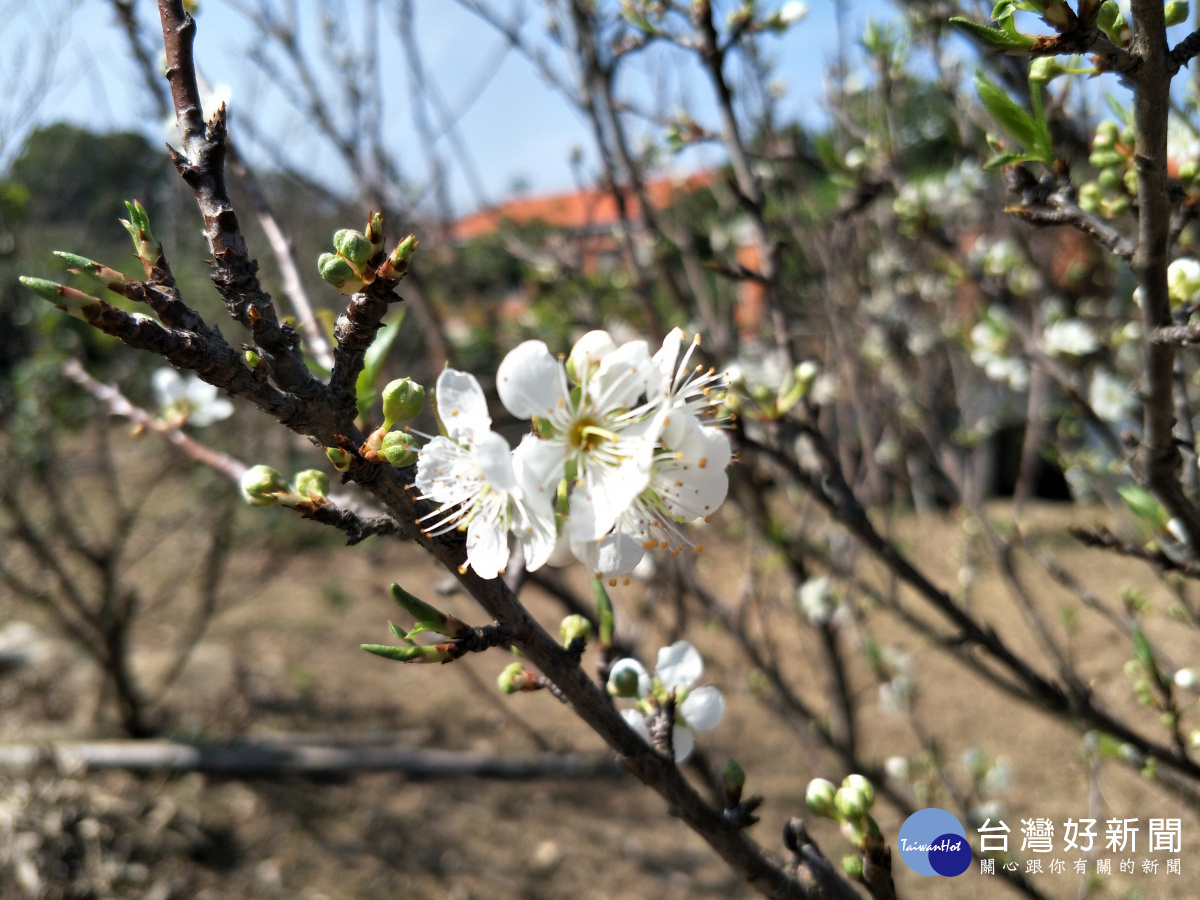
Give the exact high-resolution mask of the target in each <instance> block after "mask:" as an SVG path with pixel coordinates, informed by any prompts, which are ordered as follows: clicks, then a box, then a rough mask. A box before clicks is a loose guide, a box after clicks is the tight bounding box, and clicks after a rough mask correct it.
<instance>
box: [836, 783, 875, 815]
mask: <svg viewBox="0 0 1200 900" xmlns="http://www.w3.org/2000/svg"><path fill="white" fill-rule="evenodd" d="M833 805H834V808H835V809H837V811H838V813H839V814H840V815H841V817H842V818H843V819H845V820H846V821H847V822H857V821H858V820H859V819H861V818H862V817H863V816H865V815H866V814H867V810H868V809H870V807H871V804H870V803H868V802H867V798H866V796H865V795H864V794H863V792H862V791H860V790H858V789H857V788H846V787H844V788H840V789H839V790H838V792H837V793H836V794H834V795H833Z"/></svg>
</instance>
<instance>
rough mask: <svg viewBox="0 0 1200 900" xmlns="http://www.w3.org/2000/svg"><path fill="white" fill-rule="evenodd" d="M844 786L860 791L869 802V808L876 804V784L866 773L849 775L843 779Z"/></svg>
mask: <svg viewBox="0 0 1200 900" xmlns="http://www.w3.org/2000/svg"><path fill="white" fill-rule="evenodd" d="M842 787H844V788H846V789H848V790H855V791H858V792H859V793H860V794H862V795H863V798H864V799H865V800H866V802H867V809H870V808H871V807H872V806H873V805H874V804H875V785H873V784H871V782H870V779H868V778H867V777H866V776H864V775H847V776H846V777H845V778H843V779H842Z"/></svg>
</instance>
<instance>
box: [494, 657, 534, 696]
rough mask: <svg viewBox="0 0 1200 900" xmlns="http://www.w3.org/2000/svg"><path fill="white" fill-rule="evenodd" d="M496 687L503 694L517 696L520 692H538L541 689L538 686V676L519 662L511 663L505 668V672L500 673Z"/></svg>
mask: <svg viewBox="0 0 1200 900" xmlns="http://www.w3.org/2000/svg"><path fill="white" fill-rule="evenodd" d="M496 685H497V686H498V687H499V688H500V692H501V693H503V694H516V693H518V692H519V691H536V690H537V689H538V688H539V687H541V685H540V684H538V680H537V676H536V675H534V673H533V672H530V671H529V670H528V669H526V668H525V666H523V665H522V664H521V663H519V662H515V663H510V664H509V665H507V666H505V667H504V671H503V672H501V673H500V677H499V678H497V679H496Z"/></svg>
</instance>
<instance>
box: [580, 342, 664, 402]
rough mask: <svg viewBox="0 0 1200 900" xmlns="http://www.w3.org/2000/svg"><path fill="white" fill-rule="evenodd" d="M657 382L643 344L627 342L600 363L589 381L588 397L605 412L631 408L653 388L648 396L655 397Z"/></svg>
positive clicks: (644, 343)
mask: <svg viewBox="0 0 1200 900" xmlns="http://www.w3.org/2000/svg"><path fill="white" fill-rule="evenodd" d="M660 380H661V379H660V376H659V374H658V367H657V366H656V365H655V364H654V361H653V360H652V359H651V358H650V350H649V348H648V347H647V346H646V342H645V341H630V342H629V343H628V344H622V345H621V346H620V347H618V348H617V349H616V350H614V351H612V352H611V353H609V354H608V355H607V356H605V357H604V359H602V360H601V361H600V368H599V369H598V370H597V371H596V374H595V375H594V376H593V377H592V379H591V380H590V381H589V382H588V394H589V395H590V396H591V397H592V398H593V399H594V400H595V401H596V404H597V405H598V406H600V407H602V408H605V409H608V408H613V407H632V406H634V405H635V404H636V403H637V401H638V398H639V397H641V396H642V395H643V394H645V393H647V392H648V391H649V390H650V389H651V387H652V386H653V388H654V390H653V391H652V392H651V395H652V396H653V395H655V394H657V393H658V391H657V387H658V385H659V382H660Z"/></svg>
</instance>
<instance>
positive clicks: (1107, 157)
mask: <svg viewBox="0 0 1200 900" xmlns="http://www.w3.org/2000/svg"><path fill="white" fill-rule="evenodd" d="M1088 162H1090V163H1091V164H1092V165H1093V166H1095V167H1096V168H1097V169H1107V168H1110V167H1112V166H1123V165H1125V157H1123V156H1122V155H1121V154H1120V153H1118V152H1117V151H1116V150H1111V149H1103V148H1101V149H1099V150H1093V151H1092V155H1091V156H1089V157H1088Z"/></svg>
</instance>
